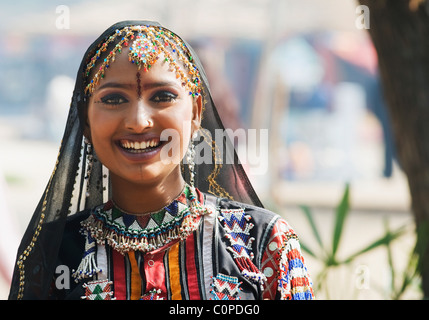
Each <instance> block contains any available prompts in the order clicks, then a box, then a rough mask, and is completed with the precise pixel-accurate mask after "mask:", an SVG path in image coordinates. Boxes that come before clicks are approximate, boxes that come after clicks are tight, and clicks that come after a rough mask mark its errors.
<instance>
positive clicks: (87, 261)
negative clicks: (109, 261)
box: [72, 232, 101, 282]
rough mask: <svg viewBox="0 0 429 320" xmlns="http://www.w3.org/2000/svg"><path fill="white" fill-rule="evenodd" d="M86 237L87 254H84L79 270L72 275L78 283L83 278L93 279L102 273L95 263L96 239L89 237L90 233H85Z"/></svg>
mask: <svg viewBox="0 0 429 320" xmlns="http://www.w3.org/2000/svg"><path fill="white" fill-rule="evenodd" d="M85 236H86V240H85V252H84V254H83V258H82V261H81V262H80V264H79V267H78V268H77V270H76V271H73V274H72V276H73V278H75V281H76V282H78V281H79V280H81V279H83V278H89V277H92V276H94V275H95V274H97V273H99V272H100V271H101V269H100V268H98V267H97V263H96V261H95V253H96V242H95V240H94V238H92V237H91V236H90V235H89V232H85Z"/></svg>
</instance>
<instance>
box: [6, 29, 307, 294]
mask: <svg viewBox="0 0 429 320" xmlns="http://www.w3.org/2000/svg"><path fill="white" fill-rule="evenodd" d="M223 129H224V128H223V126H222V123H221V121H220V118H219V116H218V113H217V110H216V107H215V105H214V103H213V100H212V99H211V96H210V90H209V87H208V83H207V79H206V76H205V73H204V70H203V67H202V66H201V64H200V62H199V60H198V58H197V56H196V55H195V53H194V52H193V50H192V48H191V47H190V46H189V45H187V44H186V42H184V41H183V40H182V39H181V38H179V37H178V36H177V35H175V34H174V33H173V32H171V31H170V30H167V29H166V28H163V27H161V26H160V25H159V24H157V23H152V22H147V21H125V22H120V23H117V24H115V25H113V26H112V27H110V28H109V29H107V30H106V31H105V32H104V33H103V34H102V35H101V36H100V37H99V38H98V39H97V40H96V41H95V42H94V43H93V44H92V45H91V46H90V47H89V48H88V50H87V52H86V53H85V55H84V59H83V61H82V64H81V66H80V68H79V71H78V76H77V81H76V85H75V90H74V93H73V97H72V103H71V106H70V111H69V117H68V122H67V126H66V129H65V132H64V137H63V140H62V144H61V147H60V151H59V155H58V160H57V163H56V166H55V169H54V171H53V173H52V176H51V179H50V181H49V183H48V185H47V188H46V190H45V192H44V194H43V196H42V199H41V201H40V204H39V206H38V207H37V208H36V210H35V213H34V215H33V218H32V220H31V221H30V224H29V227H28V229H27V231H26V233H25V235H24V237H23V239H22V242H21V245H20V247H19V249H18V256H17V264H16V268H15V272H14V278H13V283H12V287H11V291H10V299H88V300H94V299H105V300H110V299H142V300H161V299H173V300H181V299H192V300H197V299H222V300H225V299H311V298H313V290H312V283H311V280H310V278H309V276H308V272H307V268H306V266H305V264H304V259H303V257H302V255H301V250H300V246H299V241H298V238H297V236H296V234H295V232H294V231H293V229H292V228H291V227H290V226H289V225H288V224H287V222H286V221H285V220H284V219H282V218H281V217H280V216H278V215H277V214H275V213H272V212H270V211H268V210H265V209H263V208H262V204H261V202H260V201H259V199H258V197H257V195H256V194H255V192H254V190H253V188H252V186H251V184H250V182H249V180H248V178H247V176H246V174H245V172H244V170H243V168H242V167H241V165H240V164H239V163H238V162H237V163H228V164H224V163H223V161H222V160H223V159H221V158H219V150H218V148H217V144H216V143H215V142H214V141H212V140H210V139H209V136H210V135H214V133H215V131H216V130H223ZM204 133H205V134H204ZM166 137H167V138H166ZM173 137H174V138H173ZM223 137H224V139H225V141H222V145H226V146H228V147H231V142H230V141H229V140H227V139H226V137H227V135H224V136H223ZM198 139H199V140H200V141H199V144H203V143H204V144H206V145H207V146H208V148H209V150H211V151H212V154H211V159H210V161H197V160H198V159H197V158H198V157H201V155H200V154H197V152H196V151H195V146H194V142H195V141H196V140H198ZM201 139H202V140H201ZM206 150H207V149H206ZM206 156H207V155H205V157H206ZM167 157H168V160H169V161H166V158H167ZM70 276H71V277H73V279H74V281H73V282H71V281H69V280H70V279H69V277H70Z"/></svg>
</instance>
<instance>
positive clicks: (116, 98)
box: [100, 93, 128, 105]
mask: <svg viewBox="0 0 429 320" xmlns="http://www.w3.org/2000/svg"><path fill="white" fill-rule="evenodd" d="M100 100H101V102H102V103H104V104H108V105H119V104H121V103H126V102H128V100H127V99H125V98H124V97H123V96H122V95H120V94H117V93H112V94H108V95H106V96H104V97H102V98H101V99H100Z"/></svg>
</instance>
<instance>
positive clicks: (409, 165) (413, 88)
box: [359, 0, 429, 298]
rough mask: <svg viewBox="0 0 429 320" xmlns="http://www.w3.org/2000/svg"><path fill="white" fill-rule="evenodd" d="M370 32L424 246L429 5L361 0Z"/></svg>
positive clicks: (428, 187)
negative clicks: (366, 14) (367, 16)
mask: <svg viewBox="0 0 429 320" xmlns="http://www.w3.org/2000/svg"><path fill="white" fill-rule="evenodd" d="M359 2H360V3H361V4H362V5H366V6H368V8H369V13H370V29H368V32H369V34H370V36H371V38H372V41H373V43H374V46H375V48H376V50H377V53H378V58H379V69H380V76H381V80H382V84H383V89H384V96H385V99H386V104H387V106H388V108H389V113H390V117H391V123H392V129H393V134H394V139H395V142H396V149H397V158H398V160H399V163H400V166H401V167H402V169H403V170H404V172H405V174H406V176H407V178H408V184H409V189H410V194H411V201H412V203H411V209H412V211H413V214H414V218H415V223H416V229H417V230H422V233H417V234H418V243H421V244H423V245H425V244H426V239H427V235H428V234H429V230H428V228H427V225H428V222H429V16H428V11H429V4H427V3H426V2H427V0H423V1H422V0H411V1H409V0H390V1H389V0H376V1H375V0H359ZM419 261H420V270H419V271H420V272H421V276H422V285H423V294H424V297H426V298H427V297H429V250H427V246H426V249H425V250H424V251H422V252H420V259H419Z"/></svg>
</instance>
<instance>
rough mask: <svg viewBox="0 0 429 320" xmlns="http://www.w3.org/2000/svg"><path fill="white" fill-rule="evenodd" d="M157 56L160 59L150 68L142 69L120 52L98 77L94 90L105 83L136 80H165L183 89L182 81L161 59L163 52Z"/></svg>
mask: <svg viewBox="0 0 429 320" xmlns="http://www.w3.org/2000/svg"><path fill="white" fill-rule="evenodd" d="M159 57H160V60H159V61H158V62H157V63H155V64H153V65H152V66H151V68H150V69H147V70H142V69H139V68H138V67H137V66H136V65H135V64H133V63H130V61H129V59H128V56H127V55H125V54H121V55H119V56H117V57H116V59H115V63H113V64H111V65H110V66H109V68H108V69H107V70H105V74H104V77H103V78H102V79H100V81H99V84H98V86H97V87H95V88H94V92H95V91H96V90H97V89H98V88H100V87H103V85H104V84H106V83H122V84H136V83H137V81H138V82H140V81H141V82H143V83H147V84H148V83H153V82H157V83H161V82H165V83H169V84H174V85H176V86H177V87H179V88H183V89H184V87H183V84H182V81H181V80H180V79H179V78H177V77H176V75H175V73H174V72H172V70H171V68H170V67H169V65H168V64H167V63H165V62H164V61H163V59H162V58H163V57H164V56H163V54H161V55H160V56H159Z"/></svg>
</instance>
